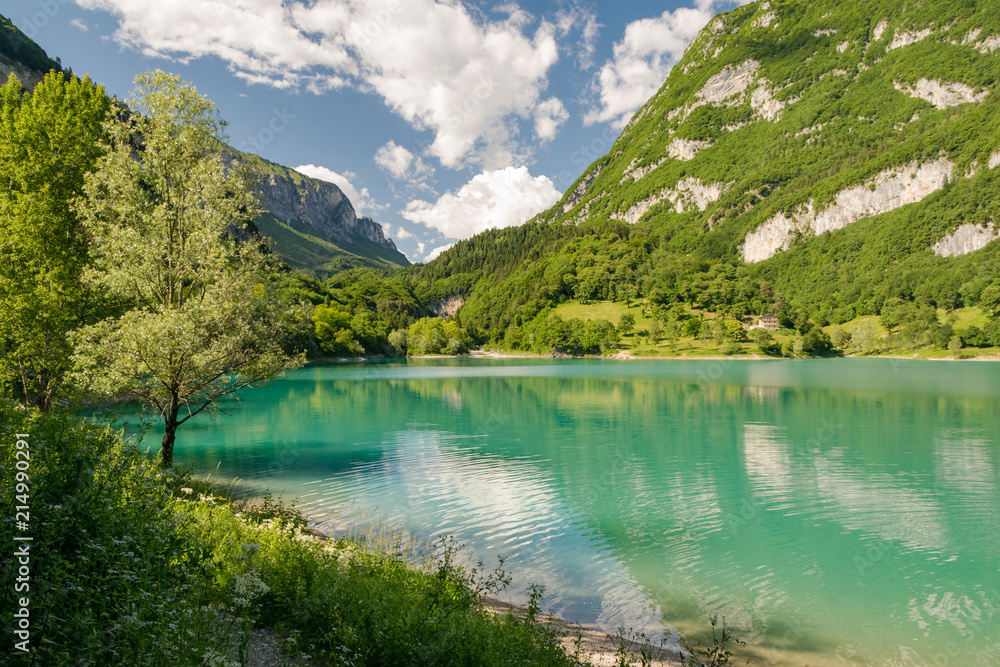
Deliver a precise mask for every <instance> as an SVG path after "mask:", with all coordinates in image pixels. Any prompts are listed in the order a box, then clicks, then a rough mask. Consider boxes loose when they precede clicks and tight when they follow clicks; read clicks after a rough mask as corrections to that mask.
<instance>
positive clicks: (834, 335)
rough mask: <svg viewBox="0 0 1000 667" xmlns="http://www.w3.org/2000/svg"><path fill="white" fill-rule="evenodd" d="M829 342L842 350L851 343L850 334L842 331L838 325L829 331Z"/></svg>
mask: <svg viewBox="0 0 1000 667" xmlns="http://www.w3.org/2000/svg"><path fill="white" fill-rule="evenodd" d="M830 342H831V343H832V344H833V346H834V347H836V348H841V349H843V348H844V347H847V344H848V343H850V342H851V334H849V333H848V332H846V331H844V330H843V329H842V328H841V327H840V326H839V325H838V326H834V327H833V328H832V329H830Z"/></svg>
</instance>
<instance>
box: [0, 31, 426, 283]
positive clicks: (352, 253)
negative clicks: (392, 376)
mask: <svg viewBox="0 0 1000 667" xmlns="http://www.w3.org/2000/svg"><path fill="white" fill-rule="evenodd" d="M52 69H55V70H57V71H61V70H62V67H61V65H60V64H59V63H58V62H56V61H54V60H52V59H51V58H49V57H48V55H46V53H45V51H44V50H43V49H42V48H41V47H40V46H38V45H37V44H36V43H35V42H33V41H32V40H31V39H29V38H28V37H27V35H25V34H24V33H23V32H21V31H20V30H19V29H18V28H17V27H16V26H14V25H13V23H11V21H10V20H9V19H7V18H5V17H3V16H0V75H2V76H3V81H6V79H7V76H8V75H9V74H10V73H14V74H15V75H16V76H17V77H18V79H19V80H20V81H21V82H22V84H24V85H25V86H26V87H28V88H33V87H34V86H35V85H36V84H37V83H38V82H39V81H41V80H42V78H43V77H44V76H45V74H46V72H48V71H49V70H52ZM220 151H221V152H222V154H223V157H224V159H225V160H227V161H231V160H233V159H239V160H242V161H247V162H250V163H253V164H254V165H255V166H256V167H257V168H258V170H259V171H260V173H261V175H262V177H263V178H262V181H261V185H260V194H261V199H262V204H263V206H264V208H266V209H267V211H268V213H266V214H264V215H262V216H261V217H259V218H258V219H257V220H255V221H254V223H255V225H256V227H257V229H258V230H259V231H260V232H261V233H262V234H263V235H264V236H267V237H269V238H270V239H271V241H272V243H271V248H272V250H273V251H274V252H275V253H276V254H277V255H278V256H279V257H281V259H282V260H284V261H285V262H286V263H287V264H288V265H289V266H291V267H293V268H295V269H300V270H303V271H307V272H314V273H317V274H319V275H329V274H332V273H336V272H338V271H342V270H345V269H350V268H354V267H368V268H379V269H393V268H397V267H400V266H409V264H410V262H409V261H408V260H407V259H406V256H405V255H403V253H401V252H399V250H397V249H396V245H395V244H394V243H393V242H392V240H391V239H387V238H386V237H385V234H384V232H383V231H382V226H381V225H379V224H378V223H377V222H375V221H374V220H372V219H370V218H359V217H358V216H357V214H356V212H355V210H354V206H353V205H352V204H351V202H350V200H349V199H348V198H347V196H346V195H345V194H344V193H343V192H342V191H341V190H340V188H338V187H337V186H336V185H334V184H332V183H326V182H324V181H319V180H316V179H314V178H310V177H308V176H305V175H303V174H300V173H298V172H296V171H294V170H292V169H289V168H287V167H283V166H281V165H278V164H275V163H273V162H270V161H268V160H264V159H263V158H260V157H258V156H256V155H250V154H247V153H240V152H239V151H237V150H236V149H234V148H231V147H230V146H226V145H224V144H223V145H221V147H220Z"/></svg>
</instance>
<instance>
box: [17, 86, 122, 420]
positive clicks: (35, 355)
mask: <svg viewBox="0 0 1000 667" xmlns="http://www.w3.org/2000/svg"><path fill="white" fill-rule="evenodd" d="M109 105H110V101H109V100H108V97H107V96H106V95H105V94H104V89H103V88H101V87H95V86H94V85H93V84H92V83H91V81H90V80H89V79H83V80H80V79H75V78H72V79H69V80H67V79H66V78H65V77H64V76H63V75H61V74H57V73H55V72H50V73H49V74H47V75H46V76H45V79H44V80H43V81H42V82H41V83H40V84H39V85H38V86H37V87H36V88H35V90H34V92H33V93H31V94H26V93H24V91H23V90H22V88H21V84H20V82H19V81H18V80H17V77H15V76H14V75H13V74H11V75H10V77H9V78H8V80H7V84H6V85H5V86H3V88H0V382H2V383H3V384H8V385H10V384H14V385H17V386H18V387H19V389H20V391H21V393H22V394H23V398H24V402H25V404H26V405H30V406H35V407H37V408H39V409H41V410H43V411H45V410H48V409H49V407H50V406H51V404H52V400H53V398H54V397H55V396H56V395H57V394H58V392H59V391H60V389H61V388H62V387H63V385H64V379H65V376H66V374H67V372H68V371H69V370H70V365H71V364H70V359H71V356H72V346H71V344H70V341H69V332H71V331H72V330H74V329H76V328H77V327H78V326H80V325H81V324H83V323H84V322H85V321H86V317H87V315H86V313H87V312H88V311H90V310H91V308H90V307H89V306H90V304H91V298H90V295H89V294H88V293H87V291H86V290H85V289H84V288H83V286H82V283H81V274H82V271H83V269H84V266H85V265H86V260H87V243H86V240H85V235H84V230H83V226H82V224H81V222H80V219H79V217H78V215H77V214H76V213H75V212H74V211H73V209H72V207H71V202H72V201H73V199H74V198H76V197H77V196H79V195H80V193H81V191H82V189H83V177H84V174H85V173H86V172H87V171H89V170H90V169H92V168H93V166H94V164H95V162H96V160H97V158H98V157H99V156H100V154H101V146H100V144H101V139H102V136H103V129H102V123H103V122H104V119H105V117H106V116H107V113H108V109H109Z"/></svg>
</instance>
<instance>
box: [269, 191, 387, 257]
mask: <svg viewBox="0 0 1000 667" xmlns="http://www.w3.org/2000/svg"><path fill="white" fill-rule="evenodd" d="M261 193H262V195H263V197H264V202H263V203H264V206H265V208H267V209H268V211H269V212H270V213H271V214H272V215H274V216H275V217H276V218H279V219H281V220H282V221H285V222H299V223H301V224H304V225H308V226H309V227H311V228H313V229H314V230H316V232H318V233H319V234H320V235H322V236H324V237H326V238H328V239H330V240H332V241H334V242H340V243H356V242H357V241H358V240H359V239H364V240H366V241H369V242H371V243H374V244H375V245H377V246H381V247H383V248H386V249H387V250H393V251H395V250H396V244H395V243H393V242H392V240H391V239H387V238H386V237H385V233H384V232H383V231H382V226H381V225H380V224H378V223H377V222H375V221H374V220H372V219H371V218H359V217H358V216H357V213H355V211H354V206H353V205H352V204H351V201H350V200H349V199H348V198H347V197H346V196H345V195H344V193H343V191H341V189H340V188H338V187H337V186H336V185H334V184H333V183H326V182H324V181H319V180H316V179H313V178H309V177H307V176H302V177H301V180H300V182H298V183H296V182H295V181H294V180H292V179H291V178H288V177H286V176H282V175H278V174H269V175H267V176H266V177H265V178H264V180H263V182H262V183H261Z"/></svg>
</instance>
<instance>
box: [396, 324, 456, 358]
mask: <svg viewBox="0 0 1000 667" xmlns="http://www.w3.org/2000/svg"><path fill="white" fill-rule="evenodd" d="M469 343H470V340H469V336H468V334H466V333H465V331H464V330H463V329H462V328H461V327H460V326H458V324H456V323H455V322H453V321H451V320H443V319H441V318H440V317H424V318H421V319H420V320H419V321H417V322H414V323H413V324H411V325H410V328H409V330H408V331H407V333H406V347H407V350H408V352H409V354H411V355H414V354H416V355H423V354H451V355H455V354H463V353H465V352H467V351H468V350H469Z"/></svg>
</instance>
